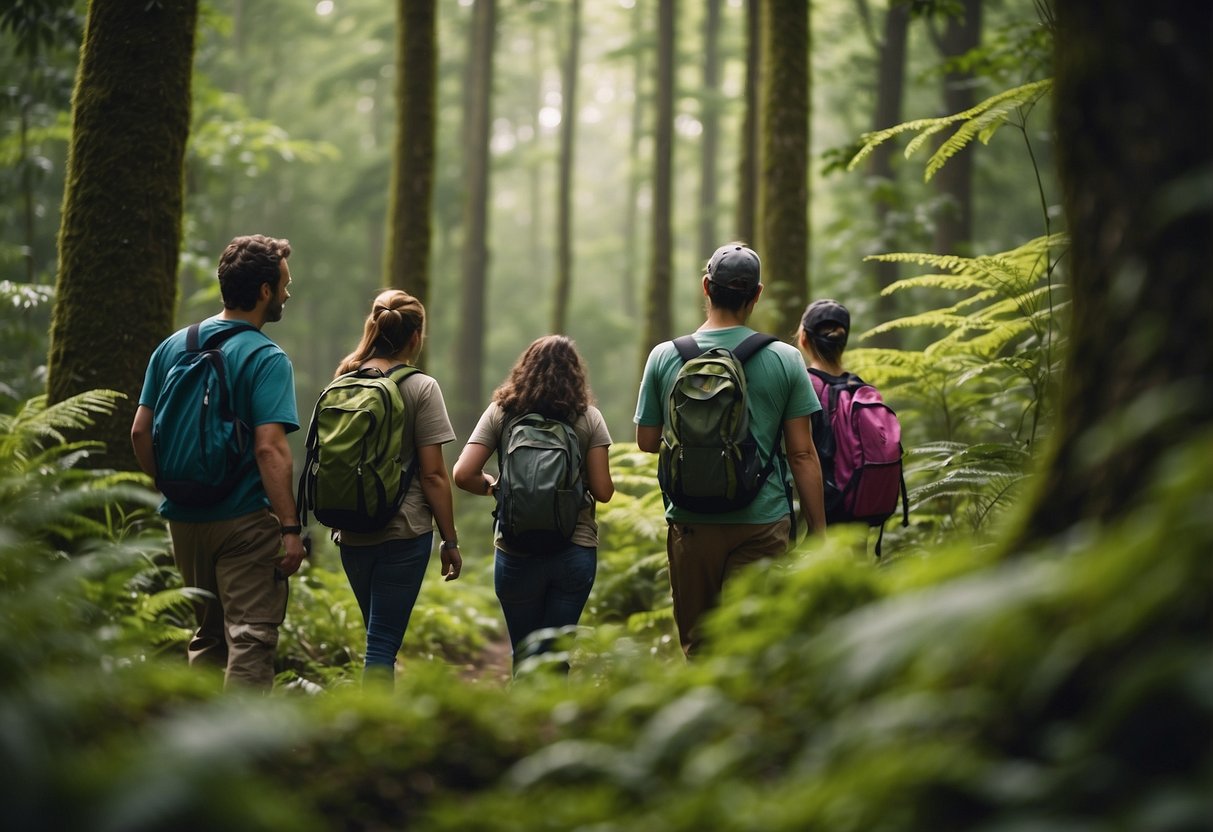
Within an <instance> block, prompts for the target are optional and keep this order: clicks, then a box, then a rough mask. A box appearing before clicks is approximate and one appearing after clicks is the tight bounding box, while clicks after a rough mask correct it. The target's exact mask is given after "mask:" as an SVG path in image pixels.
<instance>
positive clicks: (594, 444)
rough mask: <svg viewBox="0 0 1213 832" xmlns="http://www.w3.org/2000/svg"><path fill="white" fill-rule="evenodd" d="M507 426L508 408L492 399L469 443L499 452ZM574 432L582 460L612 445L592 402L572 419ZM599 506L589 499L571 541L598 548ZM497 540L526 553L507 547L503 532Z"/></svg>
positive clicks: (602, 420) (583, 471) (604, 422)
mask: <svg viewBox="0 0 1213 832" xmlns="http://www.w3.org/2000/svg"><path fill="white" fill-rule="evenodd" d="M504 428H505V411H504V410H502V409H501V407H500V406H499V405H498V404H497V402H493V403H491V404H490V405H489V406H488V409H487V410H485V411H484V413H482V414H481V416H480V421H479V422H477V423H476V429H475V430H473V431H472V435H471V436H470V437H468V444H469V445H473V444H474V445H484V446H485V447H486V448H488V449H489V450H490V451H496V450H497V449H498V446H499V445H500V444H501V432H502V430H504ZM573 432H574V433H576V434H577V443H578V444H579V445H580V446H581V458H582V459H583V460H584V459H585V458H586V456H587V455H588V453H589V450H590V448H602V447H609V446H610V444H611V434H610V432H609V431H607V426H606V420H605V419H603V418H602V412H601V411H599V410H598V408H596V407H594V406H593V405H590V407H589V408H588V409H587V410H586V412H585V413H583V414H581V415H580V416H578V417H577V419H576V420H575V421H574V422H573ZM582 465H583V467H582V471H581V477H582V479H583V480H584V479H585V478H586V472H585V468H584V462H583V463H582ZM597 506H598V503H597V502H596V501H594V500H590V501H589V505H587V506H586V507H585V508H583V509H582V510H581V514H579V515H578V516H577V527H576V528H575V529H574V530H573V537H572V541H573V542H574V543H576V544H577V545H578V546H586V547H588V548H591V549H594V548H597V547H598V521H597V520H596V519H595V514H594V512H595V509H596V508H597ZM495 543H496V546H497V548H499V549H501V550H502V551H505V552H509V553H510V554H519V555H521V554H526V553H525V552H514V551H512V550H511V549H510V548H509V547H508V546H505V545H503V544H502V542H501V535H497V539H496V541H495Z"/></svg>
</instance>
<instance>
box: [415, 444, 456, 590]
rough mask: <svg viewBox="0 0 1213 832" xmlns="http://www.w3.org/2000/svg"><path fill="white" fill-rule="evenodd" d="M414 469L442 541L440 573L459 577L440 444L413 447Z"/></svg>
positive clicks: (448, 486)
mask: <svg viewBox="0 0 1213 832" xmlns="http://www.w3.org/2000/svg"><path fill="white" fill-rule="evenodd" d="M417 466H418V473H419V474H420V475H421V493H422V494H424V495H425V502H426V503H427V504H428V505H429V507H430V511H432V512H434V522H435V523H437V524H438V534H439V536H440V537H441V538H442V542H443V545H442V547H441V549H440V551H439V554H440V556H441V557H442V574H443V576H444V577H445V578H446V579H447V580H448V581H453V580H455V579H456V578H458V577H459V573H460V572H461V571H462V570H463V557H462V555H460V554H459V536H458V533H457V532H456V531H455V507H454V502H453V501H452V499H451V481H450V480H449V479H448V478H447V475H446V461H445V460H443V458H442V446H441V445H422V446H421V447H419V448H418V449H417Z"/></svg>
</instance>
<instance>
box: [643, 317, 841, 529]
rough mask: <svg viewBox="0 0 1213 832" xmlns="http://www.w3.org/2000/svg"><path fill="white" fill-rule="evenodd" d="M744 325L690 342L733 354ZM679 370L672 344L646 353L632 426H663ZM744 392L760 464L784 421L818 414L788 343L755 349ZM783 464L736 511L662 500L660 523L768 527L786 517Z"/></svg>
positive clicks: (744, 334) (709, 332)
mask: <svg viewBox="0 0 1213 832" xmlns="http://www.w3.org/2000/svg"><path fill="white" fill-rule="evenodd" d="M753 333H754V330H752V329H750V328H749V327H748V326H731V327H727V328H725V329H708V330H700V331H698V332H696V333H694V335H695V341H696V343H698V344H699V346H700V347H703V348H704V349H711V348H713V347H726V348H728V349H735V348H736V347H737V345H738V344H740V343H741V342H742V341H744V340H745V339H746V338H747V337H749V336H750V335H752V334H753ZM681 366H682V359H681V358H679V356H678V349H677V348H676V347H675V346H674V343H673V342H672V341H666V342H665V343H662V344H658V345H657V346H655V347H653V351H652V352H650V353H649V358H648V361H647V362H646V363H645V366H644V376H643V377H642V378H641V381H640V396H639V398H638V400H637V402H636V415H635V417H633V421H634V422H635V423H636V424H638V425H643V426H645V427H660V426H662V425H663V424H664V423H665V411H666V406H667V403H668V401H669V397H670V390H671V389H672V388H673V386H674V377H675V376H677V375H678V369H679V368H680V367H681ZM745 369H746V388H747V390H748V396H749V402H750V431H751V432H752V433H753V434H754V438H755V439H757V440H758V447H759V448H760V449H761V454H762V459H764V460H765V459H768V458H769V457H770V454H771V453H772V451H773V450H774V449H775V444H776V442H777V441H779V440H780V439H781V438H782V437H781V435H780V434H779V431H780V428H782V426H783V423H784V422H786V421H788V420H789V419H796V418H799V417H801V416H810V415H812V414H813V413H816V412H817V411H818V410H821V402H819V401H818V400H817V394H816V393H814V392H813V385H812V384H811V383H810V382H809V374H808V372H807V371H806V370H805V366H804V359H803V358H802V357H801V355H800V351H799V350H797V349H796V348H795V347H793V346H792V345H791V344H785V343H783V342H775V343H773V344H768V345H767V346H766V347H764V348H763V349H761V350H759V351H758V352H757V353H756V354H755V355H754V356H753V357H752V358H750V360H749V361H747V362H746V365H745ZM787 478H788V472H787V464H786V460H785V459H784V457H783V454H782V452H780V454H779V457H778V463H777V465H776V467H775V470H774V471H772V472H771V475H770V476H769V477H768V478H767V481H766V483H764V484H763V487H762V490H761V491H759V492H758V496H757V497H755V498H754V502H752V503H750V504H749V505H748V506H746V507H745V508H742V509H738V510H736V511H730V512H725V513H721V514H697V513H695V512H693V511H686V510H685V509H681V508H678V507H677V506H674V505H672V504H670V503H669V501H668V500H667V501H666V512H665V515H666V518H667V519H669V520H673V521H675V522H678V521H681V522H685V523H730V524H732V523H774V522H776V521H778V520H780V519H782V518H783V517H785V516H787V513H788V497H787V490H786V483H787Z"/></svg>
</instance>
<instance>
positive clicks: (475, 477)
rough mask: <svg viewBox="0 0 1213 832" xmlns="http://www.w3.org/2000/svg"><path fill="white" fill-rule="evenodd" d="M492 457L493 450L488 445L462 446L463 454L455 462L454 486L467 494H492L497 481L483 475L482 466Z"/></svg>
mask: <svg viewBox="0 0 1213 832" xmlns="http://www.w3.org/2000/svg"><path fill="white" fill-rule="evenodd" d="M492 455H493V449H492V448H490V447H489V446H488V445H479V444H476V443H474V442H469V443H468V444H466V445H464V446H463V453H461V454H459V459H458V461H456V462H455V468H454V475H455V485H457V486H459V487H460V488H461V489H463V490H464V491H466V492H468V493H469V494H480V495H482V496H483V495H487V494H492V493H493V486H494V485H495V484H496V482H497V481H496V480H495V479H493V478H492V477H490V476H489V475H488V474H486V473H484V464H485V463H486V462H488V461H489V457H490V456H492Z"/></svg>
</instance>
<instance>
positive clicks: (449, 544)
mask: <svg viewBox="0 0 1213 832" xmlns="http://www.w3.org/2000/svg"><path fill="white" fill-rule="evenodd" d="M439 548H440V549H458V548H459V540H458V539H455V540H444V541H442V545H441V546H440V547H439Z"/></svg>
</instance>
